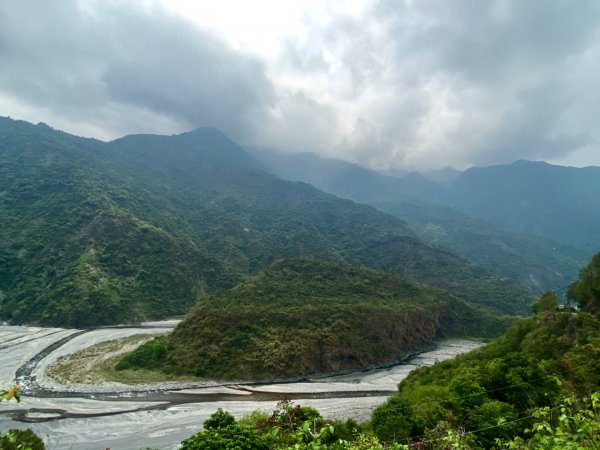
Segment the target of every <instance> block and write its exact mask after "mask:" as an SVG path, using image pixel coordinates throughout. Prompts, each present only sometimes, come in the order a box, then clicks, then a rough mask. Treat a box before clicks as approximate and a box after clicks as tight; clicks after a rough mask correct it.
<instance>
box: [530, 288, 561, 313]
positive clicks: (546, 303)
mask: <svg viewBox="0 0 600 450" xmlns="http://www.w3.org/2000/svg"><path fill="white" fill-rule="evenodd" d="M557 308H558V298H557V297H556V294H555V293H554V292H546V293H544V295H542V296H541V297H540V298H539V299H538V300H537V301H536V302H535V303H534V304H533V306H532V311H533V313H534V314H538V313H552V312H553V311H556V309H557Z"/></svg>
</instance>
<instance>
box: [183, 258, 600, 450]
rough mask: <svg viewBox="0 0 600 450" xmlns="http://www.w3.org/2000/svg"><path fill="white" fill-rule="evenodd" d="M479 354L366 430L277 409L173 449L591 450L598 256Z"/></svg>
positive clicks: (216, 423) (441, 369) (429, 374)
mask: <svg viewBox="0 0 600 450" xmlns="http://www.w3.org/2000/svg"><path fill="white" fill-rule="evenodd" d="M569 295H570V297H571V300H575V301H576V302H578V304H579V306H580V308H578V309H573V308H571V307H567V308H559V306H558V303H557V299H556V296H555V295H554V294H553V293H552V292H548V293H546V294H544V295H543V296H541V297H540V298H539V299H538V301H537V302H536V304H535V305H534V311H535V314H534V315H533V316H531V317H528V318H523V319H520V320H518V321H517V322H516V323H514V324H513V325H512V326H511V327H510V328H509V330H508V331H507V332H506V333H505V334H503V335H502V336H500V337H499V338H497V339H495V340H494V341H492V342H491V343H489V344H488V345H486V346H484V347H482V348H480V349H478V350H475V351H472V352H470V353H468V354H465V355H462V356H460V357H458V358H456V359H454V360H448V361H444V362H441V363H438V364H436V365H434V366H432V367H426V368H421V369H419V370H417V371H414V372H412V373H411V374H410V375H409V376H408V378H406V379H405V380H404V381H402V382H401V383H400V385H399V387H398V393H397V394H396V395H394V396H392V397H391V398H390V399H389V400H388V401H387V402H386V403H385V404H384V405H382V406H380V407H379V408H378V409H377V410H376V411H375V412H374V414H373V416H372V419H371V421H370V422H369V423H366V424H357V423H355V422H353V421H347V422H336V421H328V420H324V419H323V418H322V417H321V415H320V414H319V413H318V411H316V410H314V409H313V408H307V407H302V406H300V405H293V404H291V403H289V402H282V403H281V404H280V405H279V406H278V407H277V409H276V410H275V411H273V413H271V414H268V413H264V412H255V413H252V414H250V415H248V416H246V417H244V418H242V419H241V420H239V421H237V422H236V421H235V419H234V418H233V417H231V416H230V415H229V414H228V413H226V412H224V411H222V410H219V411H217V412H215V414H213V415H212V416H211V418H210V419H209V420H207V421H206V422H205V424H204V431H202V432H199V433H198V434H196V435H194V436H192V437H190V438H189V439H187V440H185V441H184V442H183V443H182V446H183V447H182V448H184V449H187V450H199V449H217V448H224V449H234V448H240V449H321V450H327V449H329V450H334V449H335V450H338V449H339V450H341V449H348V450H350V449H351V450H359V449H362V450H383V449H392V450H398V449H407V450H417V449H418V450H424V449H427V450H446V449H464V450H468V449H473V450H475V449H488V448H496V449H500V448H505V449H519V448H527V449H540V450H542V449H546V450H548V449H556V450H559V449H581V450H583V449H594V448H598V443H599V442H600V390H599V388H600V316H599V315H598V311H599V310H600V301H599V299H600V254H598V255H596V256H594V258H593V259H592V261H591V262H590V263H589V264H588V265H587V266H586V267H584V268H583V269H582V270H581V272H580V277H579V279H578V280H577V281H576V282H575V283H573V284H572V285H571V287H570V290H569Z"/></svg>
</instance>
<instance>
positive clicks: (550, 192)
mask: <svg viewBox="0 0 600 450" xmlns="http://www.w3.org/2000/svg"><path fill="white" fill-rule="evenodd" d="M598 192H600V167H583V168H577V167H563V166H555V165H552V164H548V163H545V162H541V161H538V162H534V161H517V162H514V163H512V164H504V165H497V166H490V167H474V168H471V169H468V170H466V171H465V172H463V173H461V174H460V175H459V176H458V178H457V179H456V180H455V181H454V183H453V185H452V194H453V197H452V202H451V204H452V205H453V206H454V207H456V208H459V209H460V210H461V211H464V212H466V213H468V214H473V215H475V216H476V217H480V218H482V219H485V220H487V221H489V222H492V223H494V224H498V225H501V226H503V227H505V228H509V229H513V230H515V231H525V232H528V233H531V234H536V235H539V236H544V237H548V238H551V239H554V240H557V241H559V242H562V243H564V244H567V245H572V246H576V247H579V248H581V249H583V250H586V251H589V252H590V253H594V252H596V251H597V250H599V248H598V244H597V243H598V242H600V227H598V223H600V196H598ZM590 247H591V250H590ZM590 256H591V254H590V255H588V258H589V257H590Z"/></svg>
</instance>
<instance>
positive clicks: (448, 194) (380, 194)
mask: <svg viewBox="0 0 600 450" xmlns="http://www.w3.org/2000/svg"><path fill="white" fill-rule="evenodd" d="M254 154H255V155H256V156H257V158H259V159H260V161H261V162H262V163H263V164H264V166H265V167H267V168H268V169H269V170H270V171H271V172H273V173H274V174H276V175H278V176H280V177H282V178H284V179H288V180H294V181H304V182H307V183H311V184H313V185H314V186H316V187H317V188H319V189H323V190H324V191H325V192H329V193H331V194H334V195H338V196H340V197H343V198H349V199H351V200H354V201H357V202H364V203H367V204H370V205H372V206H374V207H375V208H377V209H378V210H380V211H383V212H385V213H388V214H391V215H394V216H396V217H398V218H400V219H402V220H404V221H405V222H406V223H407V224H408V226H409V227H410V228H411V229H412V230H414V231H415V232H416V233H417V234H418V235H419V237H420V238H421V239H422V240H424V241H426V242H429V243H431V244H434V245H440V246H443V247H446V248H448V249H450V250H451V251H452V252H454V253H456V254H458V255H460V256H461V257H463V258H466V259H468V260H470V261H473V262H474V263H476V264H478V265H480V266H482V267H484V268H487V269H488V270H492V271H494V272H496V273H499V274H501V275H504V276H506V277H508V278H510V279H512V280H514V281H517V282H518V283H520V284H523V285H525V286H527V287H528V288H529V289H530V290H531V291H532V292H534V293H535V294H536V295H540V294H542V293H543V292H545V291H547V290H556V291H557V292H559V293H561V294H562V293H564V292H565V291H566V289H567V287H568V285H569V283H570V282H571V281H572V280H573V278H574V277H575V276H576V274H577V270H578V268H579V267H581V265H582V264H583V263H584V262H585V261H586V260H587V259H588V258H589V257H590V256H591V255H592V254H593V252H594V251H596V250H597V249H596V248H595V245H596V242H597V241H598V240H597V239H594V238H593V236H592V237H590V236H589V233H588V231H591V230H592V229H593V227H594V223H595V222H593V221H590V220H589V218H588V219H585V217H587V216H590V215H593V214H594V213H592V212H589V211H584V212H583V217H584V219H583V221H584V222H585V221H587V223H583V222H582V221H580V220H579V219H577V220H571V219H569V223H568V224H567V225H566V226H565V228H567V227H570V228H569V232H570V233H572V234H578V235H580V236H581V237H585V239H586V241H585V242H586V243H587V245H585V246H584V248H583V249H581V248H576V247H574V246H573V245H569V244H565V243H561V242H560V240H556V239H555V240H552V239H549V238H547V237H542V236H536V235H535V234H536V233H537V231H538V229H540V227H547V226H552V224H550V223H544V221H548V220H555V219H552V218H544V217H545V215H546V214H548V213H551V214H557V215H559V216H560V217H558V219H559V220H560V221H562V220H564V217H563V216H561V210H560V207H558V209H555V210H554V211H548V208H545V207H541V205H542V204H544V203H547V202H548V201H554V200H551V199H546V198H543V199H538V197H536V194H535V192H536V189H542V190H543V189H544V188H542V187H541V186H547V185H551V186H552V188H553V189H563V187H560V188H557V186H563V184H564V189H565V190H566V192H565V193H563V194H561V196H560V197H561V198H563V200H561V202H563V203H569V202H575V203H576V204H580V202H584V203H585V202H588V203H589V200H590V196H589V195H584V196H583V197H581V196H580V195H579V194H578V191H577V190H575V192H574V191H573V189H572V184H573V183H572V181H573V178H572V177H571V178H570V179H568V180H566V179H564V177H563V176H558V178H557V179H554V175H555V174H557V175H561V174H562V173H563V172H568V171H573V172H575V171H577V170H579V169H572V168H571V169H569V168H562V169H565V170H562V169H561V168H559V167H555V166H551V167H554V169H555V170H550V171H546V172H544V173H543V174H539V175H537V176H534V175H533V174H532V180H533V179H535V180H536V182H535V183H536V184H537V185H539V186H538V188H536V189H534V190H533V191H532V192H530V191H531V189H530V188H529V186H528V185H527V183H526V176H525V177H521V176H516V182H517V186H516V187H515V186H512V184H513V181H512V180H513V172H514V171H515V169H516V168H517V166H518V165H519V164H516V165H511V166H506V168H505V170H504V172H503V173H502V176H501V177H499V179H496V177H495V176H492V177H491V179H490V180H489V181H488V180H487V179H486V176H485V175H483V176H481V177H475V176H474V175H473V174H477V173H488V171H489V172H494V171H495V170H496V169H495V168H493V167H490V168H477V169H471V170H468V171H467V172H466V173H465V174H464V175H463V174H460V175H459V174H453V175H457V176H460V180H459V181H456V180H453V181H452V182H448V183H446V184H445V185H441V184H438V183H435V182H433V181H431V180H428V179H426V178H424V177H423V176H420V175H419V174H417V173H410V174H405V175H403V176H397V177H394V176H386V175H382V174H380V173H377V172H375V171H372V170H368V169H366V168H364V167H361V166H358V165H356V164H350V163H347V162H344V161H340V160H336V159H331V158H325V157H321V156H318V155H315V154H312V153H300V154H286V153H283V152H273V151H270V152H269V151H264V150H263V151H259V150H254ZM523 164H525V163H523ZM513 166H515V167H513ZM536 167H538V165H536V164H534V163H531V168H532V172H535V170H533V169H535V168H536ZM539 167H543V166H541V165H540V166H539ZM588 172H589V173H588ZM588 172H586V171H583V173H587V175H586V177H585V178H586V179H588V181H589V182H593V181H594V180H595V183H596V184H597V183H598V182H600V181H599V180H600V172H598V171H594V170H593V169H589V170H588ZM471 178H476V179H477V183H476V185H472V184H474V183H473V182H471V181H469V180H470V179H471ZM521 178H524V179H521ZM453 182H454V184H455V185H453V184H452V183H453ZM593 186H594V185H592V186H590V191H589V192H595V190H594V188H593ZM503 192H504V194H502V193H503ZM548 192H551V189H550V190H548ZM500 195H504V196H505V197H506V198H504V199H503V201H502V202H501V204H500V205H497V204H496V203H497V201H498V199H497V198H496V197H497V196H500ZM519 195H520V197H519ZM553 195H554V194H553ZM531 196H533V197H534V198H533V199H532V198H529V197H531ZM570 197H573V200H569V198H570ZM580 197H581V198H580ZM538 200H540V202H538ZM523 201H525V202H526V203H527V208H528V210H527V213H528V214H529V216H530V217H529V219H528V220H529V222H535V221H536V220H538V219H539V220H540V221H541V222H540V223H535V224H534V225H535V226H530V225H531V224H530V223H529V222H528V223H527V224H522V225H519V226H518V227H517V228H518V231H515V230H514V229H513V230H510V225H511V224H509V223H508V221H509V220H515V221H517V222H519V221H520V220H521V216H522V214H521V212H519V211H517V210H518V208H517V206H516V205H518V204H521V203H522V202H523ZM594 201H595V200H594ZM473 202H474V203H475V204H474V206H472V205H471V203H473ZM556 204H557V206H558V205H559V202H556ZM594 205H596V206H598V205H597V202H595V203H590V204H589V205H588V207H590V208H591V207H595V206H594ZM578 207H579V208H583V207H582V206H581V205H580V206H578ZM456 208H459V209H460V208H465V209H466V210H467V211H468V213H469V214H470V215H467V214H466V213H465V212H461V211H459V209H456ZM496 208H503V209H506V211H505V212H503V213H499V214H498V217H495V216H493V214H492V213H493V211H495V210H496ZM510 208H513V210H514V211H513V210H511V211H508V209H510ZM538 208H542V209H543V210H544V211H543V212H542V213H540V214H537V213H536V211H537V209H538ZM481 214H485V216H484V217H487V218H488V219H489V220H491V221H487V222H486V221H485V220H482V219H476V218H474V217H478V216H481ZM511 214H516V215H515V217H511ZM496 219H498V220H496ZM517 222H515V223H517ZM493 223H497V224H499V225H500V226H498V225H494V224H493ZM519 223H520V222H519ZM513 228H515V227H513Z"/></svg>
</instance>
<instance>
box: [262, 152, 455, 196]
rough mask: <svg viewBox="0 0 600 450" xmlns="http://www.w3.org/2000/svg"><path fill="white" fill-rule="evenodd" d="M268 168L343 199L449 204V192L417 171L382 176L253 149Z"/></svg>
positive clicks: (329, 160)
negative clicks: (408, 200)
mask: <svg viewBox="0 0 600 450" xmlns="http://www.w3.org/2000/svg"><path fill="white" fill-rule="evenodd" d="M252 153H253V155H254V156H256V158H258V159H259V160H260V162H261V163H262V164H263V165H264V167H265V168H266V169H268V170H269V171H271V172H272V173H274V174H275V175H277V176H279V177H281V178H284V179H286V180H291V181H303V182H305V183H310V184H312V185H313V186H315V187H317V188H319V189H322V190H324V191H325V192H329V193H330V194H334V195H337V196H339V197H343V198H349V199H351V200H354V201H356V202H362V203H366V202H371V201H379V200H385V199H390V198H398V196H402V197H403V198H420V199H428V200H431V201H441V202H445V201H446V195H447V194H446V190H445V188H443V187H442V186H441V185H439V184H438V183H435V182H433V181H430V180H428V179H427V178H425V177H423V176H422V175H420V174H419V173H417V172H410V173H406V174H403V175H402V176H387V175H382V174H380V173H378V172H375V171H373V170H369V169H366V168H364V167H362V166H359V165H357V164H352V163H348V162H345V161H340V160H337V159H332V158H326V157H323V156H319V155H317V154H315V153H292V154H286V153H283V152H276V151H267V150H259V149H253V150H252Z"/></svg>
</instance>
